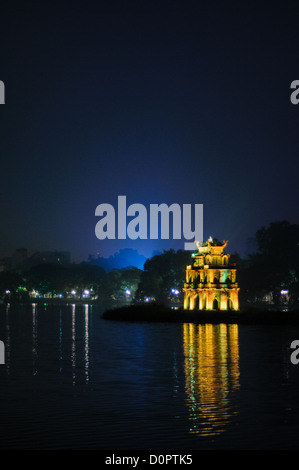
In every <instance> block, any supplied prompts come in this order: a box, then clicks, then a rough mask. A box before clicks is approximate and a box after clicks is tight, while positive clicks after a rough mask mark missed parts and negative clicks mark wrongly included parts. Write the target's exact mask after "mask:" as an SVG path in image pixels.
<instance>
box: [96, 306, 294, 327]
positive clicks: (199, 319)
mask: <svg viewBox="0 0 299 470" xmlns="http://www.w3.org/2000/svg"><path fill="white" fill-rule="evenodd" d="M102 318H103V319H105V320H112V321H127V322H128V321H129V322H149V323H196V324H203V323H211V324H219V323H227V324H238V325H299V310H290V311H287V312H285V311H280V310H262V309H253V308H252V309H249V308H248V309H240V310H225V311H221V310H184V309H183V308H179V309H177V310H175V309H172V308H171V307H166V306H165V305H146V306H145V305H142V304H141V305H131V306H124V307H118V308H111V309H110V308H109V309H107V310H105V312H104V313H103V314H102Z"/></svg>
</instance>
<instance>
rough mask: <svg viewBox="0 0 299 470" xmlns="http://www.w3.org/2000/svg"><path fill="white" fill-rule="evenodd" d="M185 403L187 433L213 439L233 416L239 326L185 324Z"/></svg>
mask: <svg viewBox="0 0 299 470" xmlns="http://www.w3.org/2000/svg"><path fill="white" fill-rule="evenodd" d="M183 335H184V356H185V364H184V369H185V379H186V384H185V388H186V395H187V397H186V403H187V406H188V409H189V420H190V432H191V433H192V434H201V435H205V436H216V435H219V434H221V433H223V432H224V431H225V428H226V427H227V425H228V424H229V423H230V422H231V420H232V417H233V416H235V415H236V414H237V412H236V411H234V410H233V408H232V403H231V399H232V394H233V392H234V391H236V390H237V389H238V388H239V386H240V385H239V376H240V372H239V339H238V325H225V324H219V325H210V324H205V325H194V324H192V323H185V324H184V332H183Z"/></svg>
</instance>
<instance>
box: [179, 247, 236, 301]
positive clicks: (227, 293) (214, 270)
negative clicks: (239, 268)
mask: <svg viewBox="0 0 299 470" xmlns="http://www.w3.org/2000/svg"><path fill="white" fill-rule="evenodd" d="M223 243H224V245H221V244H219V243H218V242H217V243H213V241H212V240H211V239H209V240H208V242H207V243H205V244H203V246H200V245H199V244H198V252H197V253H195V254H193V255H192V258H193V264H192V265H190V266H187V269H186V283H185V284H184V288H183V291H184V309H188V310H238V309H239V300H238V292H239V288H238V284H237V282H236V265H235V264H229V257H230V255H228V254H226V253H225V252H224V248H225V247H226V245H227V241H226V242H223Z"/></svg>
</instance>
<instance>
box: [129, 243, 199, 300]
mask: <svg viewBox="0 0 299 470" xmlns="http://www.w3.org/2000/svg"><path fill="white" fill-rule="evenodd" d="M188 264H191V252H190V251H183V250H178V251H175V250H173V249H171V250H168V251H164V252H163V253H162V254H159V255H155V256H153V257H152V258H151V259H148V260H147V261H146V262H145V263H144V270H143V272H142V273H141V279H140V284H139V287H138V290H137V292H136V300H143V299H144V298H145V297H153V298H155V299H156V301H157V302H167V301H168V299H169V297H170V295H171V290H172V289H174V290H178V291H179V294H178V297H179V299H180V300H183V294H182V287H183V285H184V282H185V278H186V265H188Z"/></svg>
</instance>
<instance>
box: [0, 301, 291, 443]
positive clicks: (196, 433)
mask: <svg viewBox="0 0 299 470" xmlns="http://www.w3.org/2000/svg"><path fill="white" fill-rule="evenodd" d="M102 311H103V310H102V309H100V308H98V307H91V306H87V305H86V306H74V305H68V306H63V307H57V306H49V305H48V306H37V305H33V306H27V307H22V306H19V307H9V306H7V307H6V306H4V305H2V306H0V340H2V341H3V342H4V344H5V364H3V365H0V413H1V430H0V448H2V449H14V448H25V449H103V450H110V449H111V450H115V451H117V450H125V449H131V450H134V449H141V450H150V449H161V450H165V449H166V450H167V449H168V450H169V449H173V450H179V449H181V450H189V451H191V450H196V449H199V450H202V449H207V450H209V449H297V448H299V445H298V437H297V436H298V435H299V401H298V397H299V365H298V366H296V365H293V364H292V363H291V361H290V354H291V352H292V350H291V349H290V344H291V342H292V341H293V340H294V339H299V329H298V327H278V326H277V327H276V326H269V327H265V326H244V325H243V326H237V325H225V324H220V325H208V324H207V325H194V324H188V323H186V324H167V323H162V324H155V323H127V322H124V323H119V322H113V321H107V320H103V319H102V318H101V313H102Z"/></svg>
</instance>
